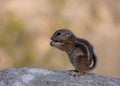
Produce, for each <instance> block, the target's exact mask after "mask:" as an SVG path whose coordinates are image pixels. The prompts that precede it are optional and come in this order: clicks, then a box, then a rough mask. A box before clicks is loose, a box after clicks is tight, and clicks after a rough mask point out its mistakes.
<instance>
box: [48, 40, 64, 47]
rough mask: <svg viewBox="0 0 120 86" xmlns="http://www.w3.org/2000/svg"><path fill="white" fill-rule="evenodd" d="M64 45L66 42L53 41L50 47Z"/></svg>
mask: <svg viewBox="0 0 120 86" xmlns="http://www.w3.org/2000/svg"><path fill="white" fill-rule="evenodd" d="M63 44H64V42H62V41H59V40H53V39H52V41H51V42H50V45H51V46H55V47H57V46H61V45H63Z"/></svg>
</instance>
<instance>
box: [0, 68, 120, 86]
mask: <svg viewBox="0 0 120 86" xmlns="http://www.w3.org/2000/svg"><path fill="white" fill-rule="evenodd" d="M88 85H89V86H120V78H113V77H109V76H103V75H98V74H92V73H87V74H85V75H83V76H78V77H74V76H71V75H70V71H68V70H63V71H60V70H52V69H44V68H33V67H24V68H11V69H7V70H2V71H0V86H88Z"/></svg>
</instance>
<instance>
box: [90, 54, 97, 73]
mask: <svg viewBox="0 0 120 86" xmlns="http://www.w3.org/2000/svg"><path fill="white" fill-rule="evenodd" d="M92 63H93V64H92V66H91V67H90V68H89V71H92V70H94V69H95V68H96V66H97V64H98V60H97V56H96V55H95V53H93V60H92Z"/></svg>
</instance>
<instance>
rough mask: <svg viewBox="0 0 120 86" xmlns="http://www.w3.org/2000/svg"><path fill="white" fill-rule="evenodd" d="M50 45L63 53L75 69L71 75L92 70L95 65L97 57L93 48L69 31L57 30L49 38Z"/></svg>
mask: <svg viewBox="0 0 120 86" xmlns="http://www.w3.org/2000/svg"><path fill="white" fill-rule="evenodd" d="M51 40H52V41H51V42H50V45H51V46H53V47H57V48H58V49H60V50H62V51H65V52H66V53H67V54H68V56H69V60H70V62H71V63H72V65H73V66H74V67H75V70H76V71H74V73H72V75H74V76H79V75H82V74H84V73H85V72H87V71H91V70H93V69H94V68H95V67H96V65H97V57H96V55H95V53H94V49H93V46H92V45H91V44H90V43H89V42H88V41H87V40H85V39H82V38H78V37H76V36H75V35H74V34H73V33H72V32H71V31H70V30H67V29H60V30H57V31H56V32H55V33H54V34H53V35H52V37H51Z"/></svg>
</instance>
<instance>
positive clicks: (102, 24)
mask: <svg viewBox="0 0 120 86" xmlns="http://www.w3.org/2000/svg"><path fill="white" fill-rule="evenodd" d="M60 28H68V29H70V30H72V31H73V32H74V33H75V34H76V35H77V36H78V37H81V38H85V39H87V40H89V41H90V42H91V43H92V44H93V45H94V48H95V51H96V53H97V56H98V59H99V64H98V66H97V68H96V70H94V71H93V72H94V73H98V74H104V75H109V76H114V77H120V65H119V64H120V0H0V69H1V70H2V69H7V68H13V67H26V66H32V67H43V68H50V69H58V70H66V69H73V67H72V65H71V64H70V63H69V60H68V57H67V55H66V54H65V53H64V52H61V51H60V50H58V49H56V48H53V47H51V46H50V45H49V42H50V36H51V35H52V34H53V32H54V31H56V30H57V29H60Z"/></svg>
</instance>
